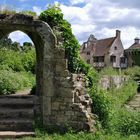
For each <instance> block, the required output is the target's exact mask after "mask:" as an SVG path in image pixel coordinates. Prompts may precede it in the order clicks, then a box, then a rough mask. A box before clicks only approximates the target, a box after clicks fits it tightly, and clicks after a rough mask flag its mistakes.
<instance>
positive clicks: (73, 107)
mask: <svg viewBox="0 0 140 140" xmlns="http://www.w3.org/2000/svg"><path fill="white" fill-rule="evenodd" d="M15 30H20V31H22V32H24V33H26V34H27V35H28V36H29V37H30V38H31V39H32V41H33V43H34V45H35V48H36V57H37V71H36V82H37V89H36V94H38V95H39V97H40V104H41V116H42V120H43V124H44V126H45V127H46V128H50V127H52V126H53V127H58V129H61V128H65V127H66V126H70V127H71V128H73V129H75V130H78V131H79V130H93V126H94V119H93V115H92V113H91V108H90V105H91V99H90V98H89V96H87V94H86V92H85V88H84V86H85V83H84V80H83V76H82V75H76V74H71V73H69V72H68V70H67V60H66V59H65V51H64V50H63V49H61V48H57V47H56V38H55V36H54V34H53V32H52V30H51V28H50V27H49V25H48V24H47V23H45V22H43V21H40V20H35V19H33V17H31V16H27V15H23V14H13V15H6V14H0V38H2V37H3V36H5V35H7V34H9V33H11V32H13V31H15Z"/></svg>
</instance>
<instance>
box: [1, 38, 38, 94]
mask: <svg viewBox="0 0 140 140" xmlns="http://www.w3.org/2000/svg"><path fill="white" fill-rule="evenodd" d="M34 73H35V49H34V48H33V47H31V46H25V45H24V46H20V44H19V43H17V42H12V41H11V39H9V38H8V37H5V38H3V39H2V40H1V41H0V94H11V93H15V92H16V91H17V90H21V89H24V88H31V87H32V86H33V85H34V84H35V76H34V75H33V74H34Z"/></svg>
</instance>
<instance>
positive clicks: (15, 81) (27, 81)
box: [0, 70, 35, 94]
mask: <svg viewBox="0 0 140 140" xmlns="http://www.w3.org/2000/svg"><path fill="white" fill-rule="evenodd" d="M34 84H35V78H34V76H33V75H32V74H30V73H23V72H20V73H18V72H16V73H15V72H13V71H12V70H8V71H7V70H0V94H11V93H15V92H16V91H17V90H20V89H23V88H25V87H27V88H29V87H32V86H33V85H34Z"/></svg>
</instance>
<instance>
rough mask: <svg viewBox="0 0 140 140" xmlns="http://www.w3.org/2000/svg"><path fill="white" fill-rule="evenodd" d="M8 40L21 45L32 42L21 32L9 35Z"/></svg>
mask: <svg viewBox="0 0 140 140" xmlns="http://www.w3.org/2000/svg"><path fill="white" fill-rule="evenodd" d="M9 38H11V39H12V41H13V42H15V41H16V42H20V43H21V44H22V43H23V42H25V41H27V42H32V41H31V39H30V38H29V37H28V35H26V34H25V33H23V32H21V31H15V32H12V33H10V35H9Z"/></svg>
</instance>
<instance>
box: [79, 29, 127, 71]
mask: <svg viewBox="0 0 140 140" xmlns="http://www.w3.org/2000/svg"><path fill="white" fill-rule="evenodd" d="M80 54H81V57H82V58H83V60H85V61H86V62H87V63H89V64H90V65H91V66H93V67H94V68H96V69H98V70H100V69H102V68H104V67H113V68H117V69H120V68H121V69H122V68H126V67H127V59H126V58H125V56H124V48H123V44H122V41H121V38H120V31H119V30H116V36H115V37H111V38H105V39H101V40H97V39H96V38H95V37H94V35H90V37H89V38H88V41H87V42H84V43H83V45H82V46H81V53H80Z"/></svg>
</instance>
